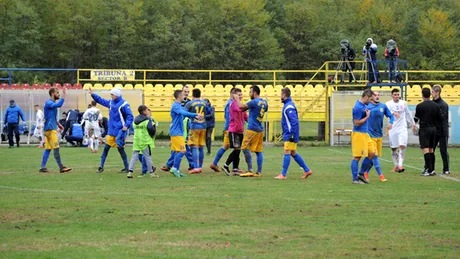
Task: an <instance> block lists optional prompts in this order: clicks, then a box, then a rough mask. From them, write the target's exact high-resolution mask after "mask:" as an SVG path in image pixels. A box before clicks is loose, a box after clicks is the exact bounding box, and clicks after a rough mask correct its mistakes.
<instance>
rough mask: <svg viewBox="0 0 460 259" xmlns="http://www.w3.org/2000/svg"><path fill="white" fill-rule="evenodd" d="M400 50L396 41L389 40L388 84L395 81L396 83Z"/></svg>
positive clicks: (387, 53) (387, 56)
mask: <svg viewBox="0 0 460 259" xmlns="http://www.w3.org/2000/svg"><path fill="white" fill-rule="evenodd" d="M398 57H399V49H398V46H397V45H396V41H394V40H389V41H388V42H387V46H386V48H385V59H386V60H388V83H391V82H392V81H393V80H395V81H396V82H397V81H398V80H397V79H396V64H397V63H398Z"/></svg>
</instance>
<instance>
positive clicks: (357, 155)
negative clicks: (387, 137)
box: [351, 89, 376, 184]
mask: <svg viewBox="0 0 460 259" xmlns="http://www.w3.org/2000/svg"><path fill="white" fill-rule="evenodd" d="M372 97H373V92H372V90H371V89H367V90H365V91H364V92H363V94H362V96H361V99H359V100H357V101H356V104H355V106H354V107H353V125H354V126H353V132H352V133H351V149H352V153H353V159H352V160H351V174H352V176H353V183H354V184H367V183H369V182H368V181H367V180H366V179H365V178H364V174H358V169H359V168H358V167H359V160H361V158H362V157H368V158H369V159H365V160H364V161H363V163H362V165H361V167H362V168H369V165H370V162H371V161H372V159H373V158H374V156H375V151H376V150H375V145H374V142H373V141H372V139H371V137H370V136H369V130H368V120H369V117H370V114H371V112H370V111H369V109H368V108H367V105H368V104H369V103H370V102H371V101H372Z"/></svg>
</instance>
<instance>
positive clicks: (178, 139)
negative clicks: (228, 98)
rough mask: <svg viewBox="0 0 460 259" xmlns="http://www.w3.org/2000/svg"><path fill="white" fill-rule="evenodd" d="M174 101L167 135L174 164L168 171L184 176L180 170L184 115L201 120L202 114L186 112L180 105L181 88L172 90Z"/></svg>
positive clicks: (176, 175)
mask: <svg viewBox="0 0 460 259" xmlns="http://www.w3.org/2000/svg"><path fill="white" fill-rule="evenodd" d="M174 98H175V101H174V103H173V105H172V107H171V112H170V114H171V119H172V121H171V126H170V128H169V135H170V136H171V150H172V151H174V152H175V155H174V164H173V167H172V168H171V171H170V173H171V174H173V175H174V176H175V177H184V176H185V175H184V174H182V173H181V172H180V171H179V170H180V163H181V161H182V157H183V156H184V155H185V152H186V149H185V139H184V116H186V117H189V118H195V119H197V120H202V119H203V116H202V115H200V114H197V113H190V112H187V111H186V110H185V109H184V108H182V106H181V101H182V100H183V99H184V95H183V93H182V90H176V91H174Z"/></svg>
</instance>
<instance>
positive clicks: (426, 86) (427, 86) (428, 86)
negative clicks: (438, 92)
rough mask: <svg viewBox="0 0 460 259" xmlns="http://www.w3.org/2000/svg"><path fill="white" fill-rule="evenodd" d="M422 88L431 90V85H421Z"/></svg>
mask: <svg viewBox="0 0 460 259" xmlns="http://www.w3.org/2000/svg"><path fill="white" fill-rule="evenodd" d="M422 88H430V89H431V85H423V86H422Z"/></svg>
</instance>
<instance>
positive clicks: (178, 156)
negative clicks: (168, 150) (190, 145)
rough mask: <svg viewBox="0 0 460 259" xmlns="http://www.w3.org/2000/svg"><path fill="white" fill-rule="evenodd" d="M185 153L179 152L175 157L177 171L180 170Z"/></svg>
mask: <svg viewBox="0 0 460 259" xmlns="http://www.w3.org/2000/svg"><path fill="white" fill-rule="evenodd" d="M184 155H185V154H184V153H182V152H178V153H177V154H176V156H175V157H174V166H173V167H174V168H176V169H177V170H180V162H181V161H182V158H183V157H184Z"/></svg>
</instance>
